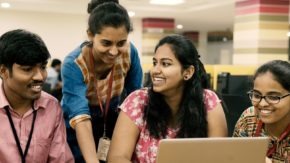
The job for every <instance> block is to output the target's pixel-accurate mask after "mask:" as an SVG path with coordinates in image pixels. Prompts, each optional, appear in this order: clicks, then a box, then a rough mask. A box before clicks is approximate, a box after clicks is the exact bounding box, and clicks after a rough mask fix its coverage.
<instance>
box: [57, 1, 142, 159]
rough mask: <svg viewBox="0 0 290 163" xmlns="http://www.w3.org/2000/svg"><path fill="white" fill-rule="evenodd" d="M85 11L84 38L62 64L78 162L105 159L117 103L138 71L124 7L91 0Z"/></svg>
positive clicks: (137, 83)
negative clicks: (86, 22)
mask: <svg viewBox="0 0 290 163" xmlns="http://www.w3.org/2000/svg"><path fill="white" fill-rule="evenodd" d="M94 2H95V3H94ZM100 2H102V3H101V4H100ZM95 4H97V5H96V6H95ZM93 6H94V7H93ZM88 12H89V13H90V16H89V20H88V29H87V35H88V39H89V41H86V42H84V43H83V44H81V45H80V46H79V47H77V48H76V49H75V50H74V51H72V52H71V53H70V54H69V55H68V56H67V57H66V58H65V60H64V62H63V66H62V80H63V99H62V107H63V109H64V115H65V120H66V122H67V124H68V125H67V131H68V133H69V134H68V140H69V144H70V147H71V149H72V151H73V154H74V157H75V159H76V162H78V163H83V162H94V163H96V162H98V159H100V160H102V161H105V160H106V151H107V150H108V146H109V145H107V144H109V142H110V141H109V140H110V138H111V136H112V132H113V129H114V126H115V122H116V119H117V116H118V113H119V112H118V105H120V104H121V102H122V97H123V96H126V95H127V94H128V93H131V92H132V91H134V90H136V89H138V88H140V87H141V82H142V76H143V73H142V69H141V65H140V60H139V56H138V53H137V50H136V49H135V47H134V46H133V45H132V44H131V43H130V42H129V41H128V35H129V33H130V31H131V30H132V27H131V23H130V19H129V15H128V13H127V10H126V9H125V8H124V7H122V6H121V5H119V4H118V3H117V2H116V1H114V2H108V0H106V1H104V0H100V1H98V0H97V1H96V0H94V1H92V2H91V3H90V5H89V8H88ZM104 146H105V147H106V148H101V147H104ZM98 147H99V148H98ZM96 149H98V151H96ZM99 149H100V150H99ZM97 153H98V155H97Z"/></svg>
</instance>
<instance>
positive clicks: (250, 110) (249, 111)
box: [241, 106, 257, 118]
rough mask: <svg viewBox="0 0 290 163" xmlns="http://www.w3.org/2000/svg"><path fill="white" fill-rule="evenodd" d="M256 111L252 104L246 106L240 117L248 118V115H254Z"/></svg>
mask: <svg viewBox="0 0 290 163" xmlns="http://www.w3.org/2000/svg"><path fill="white" fill-rule="evenodd" d="M256 116H257V114H256V111H255V108H254V106H251V107H249V108H247V109H246V110H245V111H244V112H243V113H242V114H241V118H250V117H256Z"/></svg>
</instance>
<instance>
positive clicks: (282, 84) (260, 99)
mask: <svg viewBox="0 0 290 163" xmlns="http://www.w3.org/2000/svg"><path fill="white" fill-rule="evenodd" d="M253 84H254V86H253V89H252V91H250V92H249V97H250V99H251V101H252V104H253V106H252V107H250V108H248V109H247V110H245V111H244V112H243V113H242V115H241V117H240V119H239V120H238V122H237V124H236V127H235V131H234V135H233V136H235V137H247V136H249V137H251V136H268V137H270V139H271V141H270V143H269V148H268V152H267V157H268V158H270V159H271V160H272V161H273V162H275V163H276V162H278V163H280V162H283V163H284V162H287V161H289V160H290V151H289V147H290V63H289V62H287V61H281V60H274V61H270V62H268V63H265V64H264V65H262V66H261V67H259V68H258V69H257V71H256V73H255V75H254V83H253Z"/></svg>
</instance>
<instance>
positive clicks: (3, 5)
mask: <svg viewBox="0 0 290 163" xmlns="http://www.w3.org/2000/svg"><path fill="white" fill-rule="evenodd" d="M10 6H11V5H10V3H7V2H3V3H1V7H2V8H9V7H10Z"/></svg>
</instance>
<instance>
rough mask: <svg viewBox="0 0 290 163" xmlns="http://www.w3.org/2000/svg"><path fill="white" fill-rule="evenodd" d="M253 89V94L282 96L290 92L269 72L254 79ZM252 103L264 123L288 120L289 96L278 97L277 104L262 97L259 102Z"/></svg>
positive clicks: (289, 111)
mask: <svg viewBox="0 0 290 163" xmlns="http://www.w3.org/2000/svg"><path fill="white" fill-rule="evenodd" d="M253 91H254V93H255V94H257V95H261V96H269V95H271V96H284V95H287V94H289V93H290V92H289V91H288V90H286V89H284V88H283V87H282V86H281V84H280V83H279V82H277V81H276V80H275V78H274V76H273V74H272V73H270V72H266V73H264V74H260V75H258V76H257V78H256V79H255V81H254V89H253ZM253 105H254V107H255V109H256V111H257V113H258V115H259V117H260V118H261V120H262V121H263V122H264V123H265V124H279V123H280V122H282V123H289V122H290V96H287V97H285V98H282V99H280V101H279V103H277V104H270V103H268V102H267V101H266V100H265V98H263V99H262V100H261V101H260V102H259V103H258V102H253Z"/></svg>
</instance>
